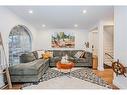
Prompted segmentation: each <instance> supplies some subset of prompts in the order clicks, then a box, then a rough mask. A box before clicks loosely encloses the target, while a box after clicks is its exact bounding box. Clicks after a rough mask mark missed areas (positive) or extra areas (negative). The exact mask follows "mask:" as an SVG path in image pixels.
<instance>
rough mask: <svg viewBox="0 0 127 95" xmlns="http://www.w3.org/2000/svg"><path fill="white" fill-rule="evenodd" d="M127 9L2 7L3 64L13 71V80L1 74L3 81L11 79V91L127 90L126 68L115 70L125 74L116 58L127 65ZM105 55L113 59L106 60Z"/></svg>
mask: <svg viewBox="0 0 127 95" xmlns="http://www.w3.org/2000/svg"><path fill="white" fill-rule="evenodd" d="M126 9H127V8H126V7H117V6H115V7H113V6H1V7H0V13H1V15H0V20H1V22H2V23H1V24H0V30H1V38H2V41H3V42H2V45H3V47H1V63H2V64H1V68H2V69H3V68H4V69H5V68H6V65H5V64H6V63H9V64H7V67H8V66H9V74H10V81H9V80H8V79H7V81H4V80H3V76H1V85H5V84H6V83H9V86H10V89H122V88H126V86H124V85H123V84H124V83H125V82H126V81H127V80H126V78H125V77H124V75H125V76H126V74H125V72H124V73H123V72H120V73H119V72H116V74H117V73H118V74H120V75H118V77H116V76H115V69H113V70H114V71H113V70H112V61H115V62H116V63H119V62H118V61H117V59H119V61H120V63H121V62H122V66H123V67H124V68H125V67H126V66H127V65H126V54H125V51H126V45H125V44H124V43H122V42H121V41H122V40H119V39H126V36H125V37H124V35H121V33H119V31H121V30H122V31H123V32H124V31H125V30H126V26H124V25H122V26H121V25H120V24H122V23H125V24H126V22H125V20H124V19H126V15H127V13H125V10H126ZM19 10H20V11H19ZM122 14H123V15H122ZM114 17H115V18H114ZM121 18H122V19H121ZM118 22H119V23H118ZM114 27H115V29H114ZM114 31H115V32H114ZM125 33H126V32H125ZM120 46H123V47H125V49H121V48H120ZM4 50H5V52H4ZM28 52H30V53H29V54H30V55H28ZM31 52H32V53H31ZM105 53H108V55H110V56H112V57H113V59H112V58H110V59H106V58H105V57H107V55H106V54H105ZM123 55H124V56H125V57H124V56H123ZM30 56H34V57H35V58H33V57H30ZM108 57H109V56H108ZM6 59H7V60H6ZM66 59H67V60H66ZM105 59H106V60H105ZM26 61H28V62H26ZM109 61H110V62H109ZM42 63H45V64H46V65H43V64H42ZM61 64H62V65H61ZM68 64H69V65H68ZM125 69H126V68H125ZM116 71H117V70H116ZM106 74H107V75H106ZM79 75H80V76H79ZM104 75H106V77H104ZM7 78H9V77H8V76H7ZM119 78H120V79H119ZM122 80H125V81H124V82H123V81H122ZM3 81H4V82H5V83H4V82H3ZM53 82H54V83H53ZM71 82H73V84H70V83H71ZM114 83H115V84H114ZM49 84H50V85H49ZM56 84H58V85H56ZM83 84H84V85H83ZM86 85H87V86H86ZM11 86H12V87H11ZM2 87H3V86H2ZM5 89H8V88H6V87H5Z"/></svg>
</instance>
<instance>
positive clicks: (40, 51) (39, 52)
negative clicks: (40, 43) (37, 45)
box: [37, 50, 45, 59]
mask: <svg viewBox="0 0 127 95" xmlns="http://www.w3.org/2000/svg"><path fill="white" fill-rule="evenodd" d="M44 53H45V51H44V50H38V51H37V54H38V59H39V58H42V54H44Z"/></svg>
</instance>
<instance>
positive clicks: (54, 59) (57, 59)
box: [50, 57, 61, 63]
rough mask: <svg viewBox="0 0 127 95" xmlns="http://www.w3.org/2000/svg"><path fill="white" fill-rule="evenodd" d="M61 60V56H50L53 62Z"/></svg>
mask: <svg viewBox="0 0 127 95" xmlns="http://www.w3.org/2000/svg"><path fill="white" fill-rule="evenodd" d="M60 60H61V57H52V58H50V62H51V63H56V62H58V61H60Z"/></svg>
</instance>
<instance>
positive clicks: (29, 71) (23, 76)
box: [9, 50, 92, 82]
mask: <svg viewBox="0 0 127 95" xmlns="http://www.w3.org/2000/svg"><path fill="white" fill-rule="evenodd" d="M48 51H50V52H53V57H52V58H50V59H49V60H44V59H39V58H38V56H37V52H36V51H35V52H30V53H27V54H22V55H21V56H20V62H21V63H20V64H17V65H14V66H10V67H9V71H10V75H11V80H12V82H38V81H39V79H40V78H41V77H42V75H43V74H44V73H45V72H46V70H47V69H48V67H49V66H50V67H55V66H56V62H57V61H60V60H61V58H62V56H64V55H66V54H67V55H68V57H69V60H70V61H73V62H74V64H75V67H91V66H92V53H89V52H85V55H84V57H83V58H76V57H75V56H74V55H75V54H76V53H77V52H78V51H83V50H48Z"/></svg>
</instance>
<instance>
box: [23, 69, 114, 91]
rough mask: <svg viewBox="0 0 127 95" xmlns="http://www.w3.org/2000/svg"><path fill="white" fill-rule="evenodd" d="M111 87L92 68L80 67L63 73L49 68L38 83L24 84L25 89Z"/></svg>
mask: <svg viewBox="0 0 127 95" xmlns="http://www.w3.org/2000/svg"><path fill="white" fill-rule="evenodd" d="M107 88H108V89H111V88H112V86H111V85H108V83H107V82H106V81H104V80H103V79H102V78H100V77H98V76H96V75H95V74H94V73H93V71H92V69H90V68H80V69H76V70H74V71H72V72H71V73H70V74H69V73H66V74H65V73H62V72H60V71H58V70H55V69H52V68H49V69H48V70H47V71H46V73H45V74H44V75H43V76H42V78H41V79H40V82H39V83H38V84H32V83H27V84H24V86H23V89H107Z"/></svg>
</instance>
